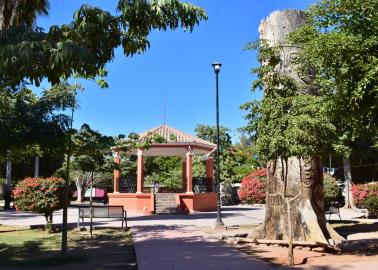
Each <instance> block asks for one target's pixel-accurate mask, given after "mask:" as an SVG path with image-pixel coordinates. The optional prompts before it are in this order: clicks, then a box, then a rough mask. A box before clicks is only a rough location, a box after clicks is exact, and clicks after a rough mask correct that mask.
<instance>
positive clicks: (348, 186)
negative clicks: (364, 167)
mask: <svg viewBox="0 0 378 270" xmlns="http://www.w3.org/2000/svg"><path fill="white" fill-rule="evenodd" d="M343 167H344V186H345V189H344V194H343V195H344V197H345V206H344V207H345V208H355V206H354V203H353V194H352V170H351V167H350V159H349V158H347V157H345V156H343Z"/></svg>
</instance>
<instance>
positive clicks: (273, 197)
mask: <svg viewBox="0 0 378 270" xmlns="http://www.w3.org/2000/svg"><path fill="white" fill-rule="evenodd" d="M305 22H306V14H305V12H303V11H298V10H285V11H275V12H273V13H271V14H270V15H269V16H268V18H266V19H265V20H263V21H262V22H261V24H260V28H259V31H260V39H261V40H264V41H266V42H267V44H268V46H272V47H276V48H278V49H279V52H280V58H281V61H280V63H279V64H278V65H277V66H276V68H275V72H277V73H280V74H282V75H286V76H290V77H291V78H293V79H295V81H297V82H298V83H301V84H308V83H309V82H311V80H313V78H314V76H313V74H312V73H310V72H309V74H306V75H303V74H301V73H299V72H297V69H296V67H297V65H298V64H299V61H300V59H299V58H298V56H299V51H300V48H298V47H297V46H294V45H292V44H290V43H289V42H288V40H287V34H289V33H290V32H293V31H294V30H296V29H297V28H298V27H299V26H301V25H303V24H304V23H305ZM317 91H318V90H317V89H312V88H311V89H310V88H309V87H308V90H307V91H305V94H315V93H316V92H317ZM267 188H268V192H267V200H266V213H265V221H264V224H263V225H262V226H261V227H260V228H259V229H258V230H256V231H255V232H254V233H251V234H250V235H249V237H252V238H257V239H269V240H287V241H288V242H292V241H293V240H295V241H308V242H317V243H323V244H325V245H329V244H330V241H329V239H333V240H335V241H339V240H341V239H342V237H341V236H339V235H338V234H337V233H336V232H335V231H334V230H333V229H332V228H330V226H329V225H328V224H327V222H326V219H325V213H324V191H323V174H322V170H321V163H320V159H319V158H318V157H308V158H297V157H291V158H289V159H287V160H282V159H278V160H275V161H270V162H268V185H267ZM290 225H291V226H290ZM332 242H333V241H332ZM292 256H293V255H292V252H290V253H289V258H288V259H289V262H290V261H291V262H292V261H293V260H292Z"/></svg>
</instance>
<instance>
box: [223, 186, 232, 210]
mask: <svg viewBox="0 0 378 270" xmlns="http://www.w3.org/2000/svg"><path fill="white" fill-rule="evenodd" d="M232 194H233V187H232V183H231V182H229V181H224V182H223V183H222V189H221V202H222V205H231V204H232V203H233V200H232Z"/></svg>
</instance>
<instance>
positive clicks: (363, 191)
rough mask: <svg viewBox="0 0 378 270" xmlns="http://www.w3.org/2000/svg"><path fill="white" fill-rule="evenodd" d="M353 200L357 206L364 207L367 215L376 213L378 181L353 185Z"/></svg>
mask: <svg viewBox="0 0 378 270" xmlns="http://www.w3.org/2000/svg"><path fill="white" fill-rule="evenodd" d="M352 194H353V201H354V204H355V205H356V206H357V207H364V208H366V209H367V210H368V211H369V215H371V216H376V215H378V183H371V184H362V185H353V186H352Z"/></svg>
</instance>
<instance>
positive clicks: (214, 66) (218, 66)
mask: <svg viewBox="0 0 378 270" xmlns="http://www.w3.org/2000/svg"><path fill="white" fill-rule="evenodd" d="M211 65H212V66H213V68H214V72H215V73H219V71H220V68H221V66H222V64H221V63H219V62H214V63H212V64H211Z"/></svg>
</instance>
